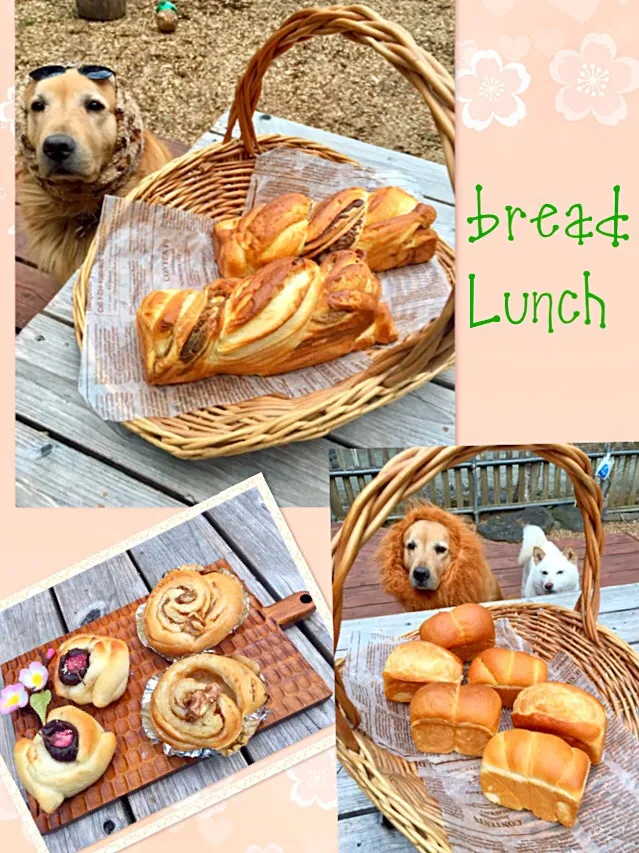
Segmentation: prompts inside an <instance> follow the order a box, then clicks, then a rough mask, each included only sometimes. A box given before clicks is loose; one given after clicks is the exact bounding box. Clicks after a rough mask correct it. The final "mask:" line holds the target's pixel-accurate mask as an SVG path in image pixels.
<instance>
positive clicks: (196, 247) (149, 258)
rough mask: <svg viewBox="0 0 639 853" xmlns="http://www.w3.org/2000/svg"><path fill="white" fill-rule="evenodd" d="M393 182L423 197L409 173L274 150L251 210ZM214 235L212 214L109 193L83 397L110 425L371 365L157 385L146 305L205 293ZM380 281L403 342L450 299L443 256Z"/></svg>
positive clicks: (320, 385) (290, 389)
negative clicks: (152, 379)
mask: <svg viewBox="0 0 639 853" xmlns="http://www.w3.org/2000/svg"><path fill="white" fill-rule="evenodd" d="M385 185H395V186H402V187H403V188H405V189H406V190H408V191H409V192H411V193H412V194H414V195H418V196H421V193H420V191H419V188H416V187H415V184H414V182H413V180H412V178H411V177H410V175H407V174H404V173H400V172H397V171H389V172H379V173H375V172H372V171H371V170H370V169H362V168H357V167H354V166H348V165H344V164H340V163H333V162H331V161H328V160H323V159H321V158H320V157H314V156H312V155H310V154H304V153H302V152H300V151H297V152H291V151H271V152H268V153H267V154H262V155H260V156H258V157H257V158H256V163H255V171H254V173H253V177H252V179H251V185H250V188H249V193H248V197H247V205H248V206H249V207H252V206H254V205H256V204H261V203H262V202H265V201H268V200H269V199H271V198H273V197H274V196H275V195H279V194H280V193H284V192H290V191H292V190H297V191H302V192H304V191H305V192H307V193H308V194H309V196H310V197H312V198H313V200H314V201H321V200H322V199H323V198H326V197H327V196H329V195H331V194H332V193H334V192H335V191H336V190H337V189H343V188H345V187H349V186H363V187H364V188H366V189H375V188H377V187H379V186H385ZM434 227H435V229H436V228H437V222H435V226H434ZM212 229H213V220H211V219H209V218H207V217H205V216H199V215H196V214H193V213H189V212H187V211H182V210H176V209H174V208H169V207H164V206H161V205H151V204H147V203H145V202H128V201H125V200H124V199H119V198H117V199H116V198H112V197H110V196H109V197H107V198H106V199H105V202H104V205H103V209H102V217H101V220H100V225H99V227H98V232H97V236H96V241H97V246H96V256H95V261H94V264H93V267H92V270H91V278H90V282H89V288H88V298H87V313H86V325H85V331H84V338H83V345H82V359H81V366H80V378H79V383H78V388H79V391H80V393H81V395H82V396H83V397H84V399H85V400H86V401H87V402H88V403H89V405H90V406H91V407H92V408H93V409H94V410H95V411H96V412H97V414H98V415H99V416H100V417H101V418H103V419H104V420H108V421H125V420H131V419H133V418H140V417H175V416H176V415H179V414H183V413H185V412H190V411H195V410H197V409H202V408H205V407H207V406H214V405H226V404H236V403H241V402H243V401H246V400H252V399H255V398H256V397H262V396H266V395H275V396H279V397H285V398H295V397H304V396H306V395H308V394H310V393H313V392H314V391H321V390H325V389H328V388H332V387H333V386H334V385H336V384H337V383H339V382H341V381H343V380H345V379H348V378H349V377H351V376H354V375H356V374H358V373H360V372H361V371H363V370H365V369H366V368H368V367H369V366H370V365H371V362H372V358H371V355H370V354H369V353H368V352H355V353H351V354H349V355H345V356H342V357H341V358H338V359H335V360H334V361H329V362H327V363H325V364H319V365H316V366H314V367H309V368H306V369H304V370H297V371H292V372H290V373H284V374H280V375H278V376H267V377H260V376H228V375H221V376H214V377H212V378H210V379H205V380H202V381H201V382H190V383H184V384H182V385H169V386H162V387H157V386H150V385H148V384H147V383H146V381H145V378H144V370H143V365H142V359H141V357H140V354H139V351H138V340H137V332H136V324H135V315H136V311H137V308H138V306H139V305H140V303H141V301H142V299H143V298H144V296H145V295H146V294H147V293H148V292H150V291H151V290H156V289H166V288H177V289H186V288H195V289H196V290H201V289H202V288H204V287H205V286H206V285H207V284H210V283H211V282H212V281H214V280H215V279H216V278H218V277H219V276H218V271H217V267H216V264H215V257H214V253H213V241H212V236H211V235H212ZM378 277H379V279H380V282H381V284H382V290H383V294H384V297H383V298H384V300H385V301H386V302H387V303H388V305H389V308H390V310H391V313H392V315H393V319H394V321H395V325H396V326H397V330H398V332H399V335H400V339H403V338H405V337H406V336H407V335H409V334H411V333H413V332H418V331H419V330H421V329H423V328H424V327H426V326H427V325H428V324H429V323H430V322H431V321H432V320H434V319H435V318H436V317H438V316H439V314H440V313H441V311H442V309H443V307H444V305H445V303H446V300H447V299H448V296H449V293H450V284H449V282H448V279H447V276H446V273H445V272H444V270H443V268H442V267H441V265H440V263H439V261H438V260H437V258H433V260H431V261H429V262H428V263H425V264H418V265H415V266H408V267H403V268H402V269H398V270H390V271H388V272H384V273H379V276H378Z"/></svg>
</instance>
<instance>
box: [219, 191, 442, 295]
mask: <svg viewBox="0 0 639 853" xmlns="http://www.w3.org/2000/svg"><path fill="white" fill-rule="evenodd" d="M436 215H437V214H436V213H435V210H434V208H432V207H431V206H430V205H428V204H422V203H421V202H419V201H418V200H417V199H416V198H414V197H413V196H412V195H410V194H409V193H407V192H405V191H404V190H402V189H400V188H399V187H381V188H380V189H377V190H374V191H373V192H367V191H366V190H364V189H362V188H361V187H351V188H349V189H345V190H340V192H337V193H335V194H334V195H332V196H329V197H328V198H327V199H325V200H324V201H323V202H321V203H320V204H318V205H314V204H313V202H312V201H311V199H309V198H307V197H306V196H304V195H301V194H300V193H287V194H286V195H282V196H278V197H277V198H275V199H273V201H270V202H268V204H262V205H259V206H258V207H256V208H254V209H253V210H250V211H249V212H248V213H246V214H245V215H244V216H236V217H234V218H232V219H222V220H220V221H219V222H216V223H215V226H214V228H213V246H214V249H215V257H216V260H217V265H218V269H219V271H220V275H222V276H223V277H224V278H228V277H239V276H245V275H249V274H250V273H253V272H256V271H257V270H258V269H260V267H263V266H264V265H265V264H268V263H270V262H271V261H273V260H276V259H278V258H285V257H298V256H304V257H308V258H315V259H320V260H321V259H322V258H323V257H324V256H325V255H326V254H327V253H329V252H335V251H340V250H342V249H362V250H363V251H365V252H366V253H367V257H368V265H369V267H370V269H371V270H373V271H374V272H381V271H383V270H390V269H396V268H397V267H404V266H407V265H409V264H421V263H425V262H426V261H429V260H430V259H431V258H432V257H433V255H434V254H435V249H436V247H437V234H436V232H435V231H433V229H432V228H431V226H432V224H433V222H434V221H435V218H436Z"/></svg>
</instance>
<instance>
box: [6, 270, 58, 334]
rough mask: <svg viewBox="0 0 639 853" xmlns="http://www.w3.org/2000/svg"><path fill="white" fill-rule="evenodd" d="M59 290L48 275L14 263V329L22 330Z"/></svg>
mask: <svg viewBox="0 0 639 853" xmlns="http://www.w3.org/2000/svg"><path fill="white" fill-rule="evenodd" d="M59 289H60V288H59V285H58V284H56V282H55V281H54V280H53V279H52V278H51V276H50V275H45V273H42V272H40V270H37V269H35V268H34V267H31V266H28V265H27V264H24V263H21V262H20V261H16V265H15V298H16V320H15V324H16V329H23V328H24V327H25V326H26V325H27V323H28V322H29V320H31V318H32V317H34V316H35V315H36V314H39V313H40V311H42V310H43V309H44V308H45V307H46V305H47V304H48V303H49V302H50V301H51V299H53V297H54V296H55V295H56V293H57V292H58V290H59Z"/></svg>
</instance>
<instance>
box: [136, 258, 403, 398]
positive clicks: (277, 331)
mask: <svg viewBox="0 0 639 853" xmlns="http://www.w3.org/2000/svg"><path fill="white" fill-rule="evenodd" d="M380 296H381V287H380V284H379V281H378V279H377V277H376V276H375V275H374V274H373V273H372V272H371V271H370V269H369V267H368V266H367V264H366V262H365V259H364V254H363V253H362V252H359V251H358V252H353V251H342V252H335V253H333V254H331V255H329V256H328V257H327V258H326V259H325V260H324V261H323V262H322V264H321V266H318V265H317V264H316V263H314V262H313V261H311V260H308V259H303V258H283V259H281V260H278V261H273V262H272V263H271V264H269V265H267V266H265V267H263V268H262V269H261V270H259V272H257V273H255V275H251V276H248V277H247V278H245V279H243V280H241V281H237V280H225V279H220V280H218V281H215V282H213V284H210V285H208V287H205V288H204V290H202V291H199V292H198V291H195V290H155V291H152V292H151V293H149V294H147V296H146V297H145V298H144V299H143V301H142V304H141V305H140V307H139V309H138V314H137V322H138V337H139V342H140V350H141V353H142V358H143V361H144V367H145V372H146V380H147V382H148V383H149V384H151V385H168V384H173V383H177V382H194V381H197V380H199V379H206V378H207V377H209V376H214V375H215V374H220V373H230V374H254V375H258V376H270V375H273V374H277V373H285V372H287V371H289V370H298V369H300V368H302V367H309V366H311V365H314V364H320V363H322V362H325V361H331V360H332V359H334V358H338V357H339V356H342V355H346V354H347V353H349V352H353V351H355V350H360V349H365V348H367V347H370V346H373V345H374V344H375V343H390V342H391V341H394V340H396V338H397V332H396V330H395V326H394V324H393V320H392V318H391V316H390V312H389V310H388V307H387V306H386V305H385V304H384V303H382V302H380Z"/></svg>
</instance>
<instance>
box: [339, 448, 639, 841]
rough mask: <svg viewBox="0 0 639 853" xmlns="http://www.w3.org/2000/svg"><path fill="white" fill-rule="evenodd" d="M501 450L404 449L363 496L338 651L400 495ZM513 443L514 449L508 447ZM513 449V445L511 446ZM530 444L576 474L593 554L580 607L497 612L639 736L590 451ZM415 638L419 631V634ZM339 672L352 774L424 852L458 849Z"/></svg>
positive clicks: (352, 530) (345, 755)
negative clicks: (371, 546) (352, 588)
mask: <svg viewBox="0 0 639 853" xmlns="http://www.w3.org/2000/svg"><path fill="white" fill-rule="evenodd" d="M496 449H502V448H499V447H479V446H472V447H448V448H442V447H435V448H412V449H409V450H404V451H403V452H402V453H400V454H398V455H397V456H395V457H394V458H393V459H391V460H390V462H388V463H387V464H386V465H385V466H384V468H382V470H381V471H380V473H379V474H378V475H377V476H376V477H375V479H374V480H372V481H371V482H370V483H369V484H368V485H367V486H366V488H365V489H364V490H363V491H362V492H361V494H360V495H359V496H358V497H357V499H356V501H355V502H354V503H353V505H352V507H351V508H350V510H349V513H348V515H347V516H346V519H345V521H344V524H343V525H342V527H341V529H340V531H339V533H338V534H337V535H336V536H335V538H334V540H333V607H334V627H335V647H336V648H337V643H338V640H339V634H340V627H341V622H342V602H343V591H344V582H345V580H346V576H347V575H348V572H349V570H350V569H351V567H352V565H353V562H354V560H355V558H356V556H357V554H358V552H359V550H360V548H361V547H362V546H363V545H364V544H365V543H366V542H367V541H368V540H369V539H370V538H371V536H372V535H373V534H374V533H375V532H376V531H377V530H379V528H380V527H381V525H382V524H383V523H384V521H385V520H386V519H387V518H388V516H389V515H390V513H391V512H392V510H393V507H394V506H395V505H396V504H397V503H399V501H401V500H403V499H405V498H408V497H410V496H411V495H413V494H415V492H417V491H418V490H419V489H421V488H422V487H423V486H425V485H426V484H427V483H428V482H430V481H431V480H433V479H434V477H435V476H436V475H437V474H439V473H440V472H441V471H445V470H446V469H448V468H450V467H452V466H454V465H458V464H459V463H462V462H465V461H467V460H468V459H471V458H472V457H473V456H476V455H477V454H478V453H480V452H482V451H484V450H496ZM503 449H506V448H503ZM508 449H511V448H508ZM524 449H529V450H532V451H533V452H534V453H535V454H536V455H538V456H541V457H543V458H544V459H546V460H548V461H549V462H552V463H554V464H555V465H558V466H560V467H561V468H563V469H564V470H565V471H566V472H567V473H568V475H569V476H570V479H571V480H572V483H573V486H574V490H575V497H576V500H577V505H578V506H579V508H580V510H581V513H582V515H583V519H584V533H585V539H586V556H585V562H584V567H583V580H582V593H581V596H580V597H579V601H578V602H577V604H576V607H575V610H570V609H569V608H566V607H557V606H556V605H552V604H527V603H524V602H522V603H514V604H493V605H490V606H489V609H490V611H491V613H492V614H493V616H494V617H495V618H504V617H505V618H507V619H509V620H510V623H511V625H512V627H513V629H514V630H515V631H516V632H517V633H518V634H520V635H521V636H522V637H523V638H524V639H526V640H527V641H528V642H529V643H530V644H531V645H532V646H533V647H534V649H535V651H536V652H537V654H539V655H540V656H541V657H543V658H545V659H547V660H549V659H550V658H552V657H553V656H554V655H555V654H556V653H557V652H560V651H561V652H565V653H566V654H567V655H568V656H569V657H570V658H571V659H572V660H573V661H574V663H575V664H576V665H577V666H578V667H579V668H580V669H581V670H582V671H583V672H584V674H585V675H586V676H587V677H588V678H589V679H590V680H591V681H592V682H593V684H595V686H596V687H597V690H598V691H599V693H600V695H601V696H602V697H604V698H605V699H606V700H607V702H608V703H609V705H610V707H611V708H612V709H613V711H614V713H615V714H616V715H617V716H618V717H619V719H620V720H621V721H622V722H623V723H624V725H625V726H626V727H627V728H628V729H629V730H630V731H631V732H632V733H633V734H634V735H639V655H637V654H636V653H635V652H634V651H633V650H632V649H631V648H630V646H629V645H628V644H627V643H625V642H624V641H623V640H621V639H620V638H619V637H617V636H616V634H614V633H613V632H612V631H610V630H608V628H605V627H603V626H602V625H598V624H597V614H598V612H599V587H600V570H601V554H602V550H603V544H604V534H603V528H602V524H601V509H602V503H603V501H602V495H601V490H600V489H599V486H598V485H597V484H596V483H595V482H594V480H593V478H592V469H591V465H590V461H589V459H588V457H587V456H586V455H585V454H584V453H583V452H582V451H581V450H579V449H578V448H576V447H572V446H570V445H557V444H541V445H529V446H527V447H526V448H524ZM409 636H416V632H414V633H413V634H411V635H409ZM342 666H343V662H338V664H337V672H336V698H337V731H338V737H337V741H338V743H337V751H338V757H339V759H340V761H341V762H342V764H343V765H344V767H345V768H346V770H347V771H348V772H349V773H350V775H351V776H352V777H353V778H354V779H355V781H356V782H357V783H358V785H359V786H360V788H361V789H362V790H363V791H364V793H365V794H366V796H367V797H368V798H369V799H370V800H371V801H372V802H373V803H374V804H375V805H376V806H377V808H378V809H379V810H380V811H381V812H382V813H383V814H384V815H385V816H386V817H387V818H388V820H389V821H390V822H391V823H392V824H393V825H394V826H395V827H396V828H397V829H398V830H399V831H400V832H402V833H403V834H404V835H405V836H406V837H407V838H408V839H409V841H411V842H412V843H413V844H414V845H415V847H416V848H417V849H418V850H420V851H423V853H450V847H449V845H448V841H447V840H446V831H445V828H444V826H443V823H442V819H441V814H440V812H439V809H438V807H437V804H436V802H435V801H434V800H433V799H431V798H430V797H429V796H428V794H427V792H426V789H425V787H424V783H423V782H422V780H421V779H420V778H419V777H418V776H417V773H416V771H415V769H414V767H413V766H412V765H411V764H409V763H408V762H406V761H404V760H403V759H401V758H397V757H396V756H394V755H391V754H390V753H388V752H386V750H384V749H382V748H381V747H378V746H377V745H376V744H374V743H373V742H372V741H371V740H370V738H368V737H367V736H366V735H365V734H364V733H363V732H362V731H360V730H359V728H358V726H359V716H358V713H357V710H356V709H355V707H354V706H353V704H352V702H351V701H350V700H349V698H348V696H347V695H346V692H345V689H344V683H343V681H342V678H341V671H342Z"/></svg>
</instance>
